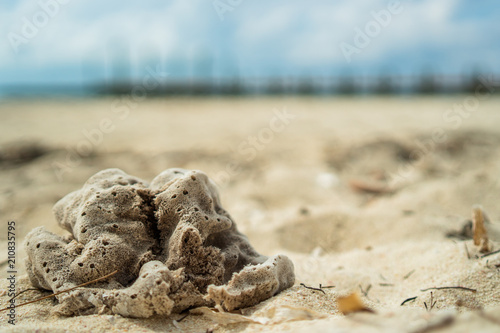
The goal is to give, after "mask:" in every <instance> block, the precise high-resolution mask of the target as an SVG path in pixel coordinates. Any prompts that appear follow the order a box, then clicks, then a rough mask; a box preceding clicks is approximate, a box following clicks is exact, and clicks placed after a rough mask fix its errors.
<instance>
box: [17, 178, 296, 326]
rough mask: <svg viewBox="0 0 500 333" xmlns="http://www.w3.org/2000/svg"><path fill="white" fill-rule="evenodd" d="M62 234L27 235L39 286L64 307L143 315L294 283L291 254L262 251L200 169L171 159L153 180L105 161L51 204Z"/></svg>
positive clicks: (253, 297)
mask: <svg viewBox="0 0 500 333" xmlns="http://www.w3.org/2000/svg"><path fill="white" fill-rule="evenodd" d="M54 214H55V216H56V219H57V221H58V223H59V225H60V226H61V227H63V228H64V229H66V230H67V231H69V232H70V233H71V234H70V235H69V236H67V237H60V236H57V235H55V234H53V233H50V232H48V231H46V230H45V229H44V228H43V227H39V228H36V229H34V230H32V231H31V232H30V233H29V234H28V235H27V236H26V241H25V244H26V249H27V253H28V258H27V259H26V266H27V270H28V275H29V277H30V280H31V282H32V283H33V285H35V286H36V287H38V288H42V289H47V290H52V291H54V292H58V291H61V290H64V289H67V288H71V287H74V286H77V285H79V284H81V283H85V282H88V281H91V280H93V279H96V278H99V277H101V276H104V275H106V274H109V273H111V272H114V271H115V270H117V271H118V273H117V274H115V275H113V276H112V277H111V278H110V279H108V280H106V281H101V282H98V283H95V284H92V285H89V286H87V287H84V288H78V289H76V290H73V291H72V292H69V293H63V294H60V295H58V296H57V297H58V300H59V303H60V305H59V306H58V311H59V312H60V313H63V314H66V315H74V314H91V313H114V314H120V315H123V316H127V317H138V318H146V317H150V316H152V315H155V314H158V315H168V314H170V313H171V312H180V311H183V310H185V309H187V308H190V307H195V306H204V305H215V304H220V305H222V306H223V307H224V308H226V309H227V310H233V309H237V308H241V307H246V306H251V305H254V304H256V303H259V302H261V301H263V300H265V299H267V298H269V297H272V296H273V295H275V294H277V293H279V292H280V291H282V290H284V289H286V288H288V287H290V286H292V285H293V283H294V280H295V277H294V271H293V264H292V262H291V261H290V260H289V259H288V258H287V257H286V256H283V255H278V256H275V257H272V258H268V257H265V256H262V255H260V254H259V253H257V252H256V251H255V250H254V249H253V247H252V246H251V245H250V243H249V242H248V239H247V238H246V237H245V236H244V235H243V234H241V233H240V232H239V231H238V230H237V228H236V224H235V223H234V221H233V219H232V218H231V216H230V215H229V214H228V213H227V212H226V211H225V210H224V209H223V208H222V206H221V203H220V199H219V195H218V192H217V189H216V187H215V184H214V183H213V182H212V181H211V180H210V179H209V178H208V177H207V176H206V175H205V174H204V173H203V172H201V171H188V170H183V169H168V170H166V171H164V172H162V173H161V174H160V175H158V176H157V177H156V178H155V179H153V181H152V182H151V184H150V185H149V184H148V183H147V182H145V181H143V180H141V179H138V178H136V177H133V176H130V175H127V174H126V173H125V172H123V171H121V170H118V169H107V170H103V171H101V172H99V173H97V174H95V175H94V176H92V177H91V178H90V179H89V180H88V181H87V182H86V183H85V184H84V186H83V187H82V188H81V189H80V190H78V191H75V192H73V193H70V194H68V195H67V196H65V197H64V198H62V199H61V200H60V201H59V202H57V203H56V205H55V206H54Z"/></svg>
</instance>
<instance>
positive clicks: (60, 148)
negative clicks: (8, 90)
mask: <svg viewBox="0 0 500 333" xmlns="http://www.w3.org/2000/svg"><path fill="white" fill-rule="evenodd" d="M467 98H468V96H451V97H434V98H430V97H429V98H416V97H415V98H413V97H412V98H406V97H405V98H403V97H402V98H368V97H366V98H358V99H349V98H312V97H311V98H291V97H290V98H247V99H241V98H234V99H192V98H185V99H151V100H143V101H131V100H125V102H120V101H119V100H115V99H94V100H84V99H82V100H58V101H50V100H31V101H4V102H2V103H1V104H0V119H1V123H0V152H1V153H0V184H1V187H0V219H1V220H2V221H4V222H3V227H2V228H3V231H1V232H0V253H2V254H1V256H2V257H1V258H3V259H2V260H0V262H2V266H1V269H2V272H3V273H2V276H1V278H2V279H1V281H0V295H2V296H0V306H2V307H3V306H6V305H7V301H8V299H9V297H8V296H7V294H6V291H7V290H6V289H7V288H8V283H7V280H6V277H7V273H6V271H7V265H6V263H4V260H5V259H6V256H7V221H15V222H16V231H15V232H16V243H17V244H16V251H17V260H16V269H17V271H18V273H17V286H16V287H17V290H18V291H19V290H23V289H26V288H30V284H29V281H28V280H27V276H26V274H25V269H24V263H23V258H24V257H25V252H24V250H23V246H22V244H23V238H24V236H25V235H26V234H27V233H28V232H29V231H30V230H31V229H32V228H34V227H36V226H40V225H44V226H46V228H47V229H48V230H50V231H52V232H55V233H58V234H61V235H62V234H64V232H63V231H62V230H61V229H60V228H59V227H58V226H57V224H56V222H55V219H54V217H53V215H52V211H51V209H52V206H53V205H54V203H55V202H56V201H57V200H59V199H60V198H62V197H63V196H64V195H66V194H67V193H69V192H70V191H74V190H76V189H78V188H80V187H81V185H82V184H83V182H84V181H85V180H86V179H87V178H88V177H89V176H91V175H92V174H94V173H96V172H97V171H99V170H101V169H105V168H110V167H117V168H121V169H123V170H124V171H125V172H127V173H129V174H133V175H136V176H138V177H141V178H143V179H146V180H151V179H152V178H153V177H154V175H156V174H158V173H159V172H161V171H162V170H164V169H166V168H169V167H182V168H187V169H199V170H203V171H204V172H206V173H207V174H208V175H209V176H211V177H212V178H214V179H215V180H216V181H217V183H218V185H219V189H220V194H221V198H222V203H223V205H224V207H225V208H226V210H227V211H228V212H229V213H230V214H231V215H232V216H233V218H234V219H235V220H236V222H237V224H238V227H239V229H240V230H241V231H242V232H243V233H245V234H247V235H248V237H249V239H250V242H251V243H252V244H253V245H254V246H255V248H256V249H257V250H258V251H259V252H261V253H263V254H265V255H269V256H270V255H273V254H276V253H284V254H286V255H287V256H289V257H290V258H291V259H292V261H293V262H294V265H295V270H296V275H297V281H296V284H295V286H294V287H292V288H290V289H288V290H286V291H284V292H282V293H281V294H279V295H277V296H275V297H273V298H271V299H269V300H267V301H265V302H263V303H261V304H259V305H257V306H255V307H253V308H249V309H243V311H240V312H239V314H238V315H234V316H233V317H231V319H229V315H224V314H222V315H221V316H219V317H217V316H216V315H217V314H214V313H211V314H210V313H209V314H205V315H197V314H190V315H189V316H187V317H186V318H185V319H183V320H182V321H180V322H176V321H174V320H179V319H180V318H182V317H183V315H173V316H171V317H168V318H159V317H154V318H150V319H146V320H145V319H141V320H139V319H130V318H122V317H119V316H109V315H92V316H80V317H71V318H66V317H59V316H57V315H55V314H52V313H51V309H52V308H53V307H54V304H55V303H54V302H55V301H53V300H51V299H48V300H44V301H41V302H38V303H35V304H30V305H27V306H25V307H20V308H18V309H17V311H16V319H17V322H16V325H15V326H13V325H10V324H8V322H7V317H6V315H5V314H2V315H1V318H0V325H1V330H2V331H7V332H9V331H13V332H18V331H34V330H35V329H38V330H39V331H42V332H43V331H47V332H57V331H79V332H85V331H89V332H90V331H91V332H99V331H117V332H121V331H131V332H134V331H137V332H160V331H161V332H163V331H171V332H179V331H190V332H205V331H207V329H208V330H210V329H214V331H215V332H253V331H261V332H279V331H291V332H301V331H308V332H311V331H320V332H344V331H346V332H347V331H349V332H391V331H394V332H428V331H432V330H437V329H438V328H439V329H440V331H442V332H470V331H473V330H476V331H478V330H480V331H482V332H489V331H491V332H495V331H498V330H499V329H500V328H499V325H500V319H498V318H500V292H499V289H498V284H499V282H500V274H499V267H500V254H493V255H490V256H487V257H484V258H482V257H481V256H482V255H483V254H482V253H479V252H478V250H479V248H478V247H476V246H475V245H474V244H473V242H472V239H470V237H465V239H460V238H458V237H451V238H450V237H447V234H449V233H450V231H460V230H461V229H462V227H463V226H464V225H465V224H466V222H467V220H470V219H471V212H472V207H473V205H475V204H480V205H482V206H483V208H484V209H485V211H486V212H487V214H488V216H489V218H490V220H491V223H488V224H486V229H487V230H488V232H489V236H490V239H491V241H492V245H493V249H494V250H496V249H499V248H500V245H499V244H500V237H499V235H500V223H499V221H500V207H499V206H498V204H497V202H498V195H499V193H500V174H499V170H500V131H499V130H498V124H500V113H498V107H499V106H500V99H499V98H498V97H491V98H489V97H488V98H487V99H485V100H482V101H480V102H479V103H478V105H477V107H475V108H474V109H472V110H471V111H470V112H469V111H466V109H464V110H465V111H463V112H462V113H452V112H453V111H450V110H452V108H453V106H454V104H457V105H459V106H460V105H463V104H464V102H465V101H466V100H467ZM132 102H133V103H132ZM127 103H128V104H127ZM21 143H22V144H21ZM363 189H364V190H363ZM301 283H304V284H305V285H307V286H312V287H316V288H317V287H318V286H319V284H322V285H323V286H329V285H332V286H335V287H333V288H329V289H323V291H324V293H323V292H321V291H316V290H311V289H307V288H305V287H304V286H302V285H301ZM450 286H461V287H466V288H470V289H473V290H474V291H470V290H463V289H443V290H427V291H422V290H424V289H426V288H431V287H450ZM4 291H5V292H4ZM352 291H356V292H358V293H359V294H360V295H361V298H362V300H363V302H364V303H365V304H366V305H367V306H368V307H370V308H371V309H373V310H374V311H375V312H374V313H368V312H358V313H353V314H349V315H345V316H344V315H342V314H340V313H339V312H338V310H337V305H336V299H337V297H338V296H342V295H347V294H349V293H350V292H352ZM431 291H432V304H433V306H432V309H430V307H431V306H430V305H431ZM44 295H49V293H48V292H42V291H29V292H26V293H24V294H22V295H20V296H19V298H18V303H21V302H24V301H29V300H32V299H35V298H37V297H40V296H44ZM413 297H417V298H416V299H415V300H413V301H408V302H407V303H405V304H404V305H403V306H401V303H402V302H403V301H404V300H406V299H408V298H413ZM424 303H425V304H427V308H428V309H427V310H426V308H425V305H424ZM272 311H274V313H273V312H272ZM242 314H243V315H245V317H244V316H243V315H242ZM229 321H233V323H227V322H229ZM252 321H253V322H252Z"/></svg>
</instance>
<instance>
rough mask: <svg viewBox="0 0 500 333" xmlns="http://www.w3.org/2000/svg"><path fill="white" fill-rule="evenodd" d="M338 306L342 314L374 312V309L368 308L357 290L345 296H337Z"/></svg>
mask: <svg viewBox="0 0 500 333" xmlns="http://www.w3.org/2000/svg"><path fill="white" fill-rule="evenodd" d="M337 308H338V309H339V311H340V312H341V313H342V314H348V313H352V312H360V311H365V312H374V311H373V310H372V309H370V308H368V307H367V306H366V305H365V304H364V303H363V301H362V300H361V297H360V296H359V294H358V293H357V292H354V293H352V294H349V295H347V296H344V297H338V298H337Z"/></svg>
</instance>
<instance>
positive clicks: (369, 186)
mask: <svg viewBox="0 0 500 333" xmlns="http://www.w3.org/2000/svg"><path fill="white" fill-rule="evenodd" d="M349 186H350V187H351V188H352V189H353V190H354V191H357V192H365V193H369V194H386V193H392V192H393V190H392V189H390V188H389V187H387V185H386V184H383V183H380V182H377V183H367V182H363V181H360V180H355V179H353V180H351V181H349Z"/></svg>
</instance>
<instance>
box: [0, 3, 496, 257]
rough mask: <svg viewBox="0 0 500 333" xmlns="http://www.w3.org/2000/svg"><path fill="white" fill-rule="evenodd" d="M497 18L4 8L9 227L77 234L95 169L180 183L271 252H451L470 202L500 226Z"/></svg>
mask: <svg viewBox="0 0 500 333" xmlns="http://www.w3.org/2000/svg"><path fill="white" fill-rule="evenodd" d="M499 17H500V4H499V3H498V1H494V0H483V1H476V2H472V1H464V0H442V1H432V0H422V1H379V0H377V1H373V0H372V1H348V0H341V1H323V0H317V1H314V3H312V2H307V1H294V0H286V1H285V0H275V1H264V0H262V1H261V0H252V1H250V0H248V1H246V0H203V1H201V0H192V1H181V0H176V1H165V0H162V1H159V0H158V1H155V0H146V1H141V2H137V1H136V2H124V1H118V0H108V1H104V2H103V1H95V0H87V1H77V0H39V1H13V0H3V1H1V2H0V32H1V38H0V184H1V187H0V219H1V220H4V221H7V220H16V221H18V225H19V239H21V238H22V237H23V235H25V234H26V233H27V232H28V231H29V230H31V229H32V228H33V227H35V226H38V225H45V226H46V227H47V228H48V229H49V230H50V231H53V232H56V233H59V234H62V233H63V231H62V230H61V229H60V228H59V227H58V226H57V223H56V221H55V218H54V216H53V214H52V212H51V208H52V206H53V205H54V203H55V202H57V200H59V199H60V198H62V197H63V196H65V195H66V194H68V193H69V192H71V191H74V190H77V189H79V188H80V187H81V186H82V184H84V182H85V181H86V180H87V179H88V178H89V177H90V176H92V175H93V174H95V173H96V172H98V171H100V170H102V169H105V168H115V167H116V168H121V169H123V170H124V171H125V172H127V173H129V174H131V175H135V176H138V177H141V178H143V179H145V180H147V181H149V180H151V179H153V177H154V176H156V175H157V174H158V173H160V172H161V171H163V170H164V169H167V168H170V167H182V168H186V169H199V170H203V171H205V172H206V173H207V174H208V175H209V176H210V177H211V178H212V179H214V181H215V182H216V183H217V185H218V186H219V188H220V191H221V197H222V200H223V204H224V207H225V208H226V209H227V210H228V211H229V212H230V213H231V214H232V215H233V217H234V218H235V220H236V221H237V222H238V227H239V228H240V229H241V230H242V231H243V232H245V233H246V234H247V235H248V236H249V237H250V240H251V242H252V243H253V244H255V245H256V247H257V249H258V250H259V251H261V252H263V253H275V252H278V251H292V252H293V251H295V252H300V253H311V252H314V251H315V252H314V253H316V254H318V253H320V252H321V251H323V252H324V253H325V252H336V251H346V250H350V249H353V248H361V249H364V248H371V247H374V246H377V245H380V244H390V243H391V241H394V242H397V241H400V240H401V239H409V240H411V239H413V240H416V241H420V240H421V239H441V238H444V237H445V235H447V234H449V232H450V230H452V229H453V230H458V229H459V228H460V227H461V225H462V223H463V222H464V221H466V220H468V219H469V218H470V208H471V206H472V205H473V204H482V205H484V207H485V209H486V211H487V212H488V213H489V214H490V217H491V218H492V219H493V220H495V219H496V220H500V207H498V205H497V202H498V193H499V192H500V173H499V172H498V170H500V149H499V147H500V133H499V130H498V125H499V124H500V113H499V106H500V99H499V97H498V92H499V91H500V85H499V83H500V76H499V75H500V61H499V59H500V43H499V41H500V25H499V24H498V18H499ZM263 230H264V231H265V232H266V233H267V237H262V233H263ZM387 230H391V232H390V234H388V233H387ZM0 235H3V234H0ZM2 237H3V236H2ZM1 246H6V242H5V241H2V242H0V250H1ZM318 251H319V252H318ZM2 253H4V252H2Z"/></svg>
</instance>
